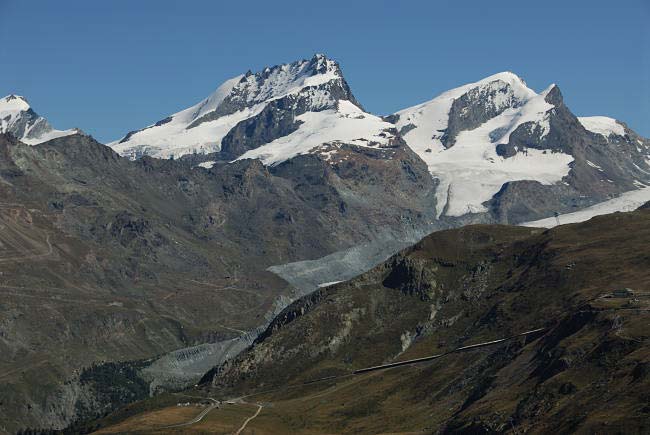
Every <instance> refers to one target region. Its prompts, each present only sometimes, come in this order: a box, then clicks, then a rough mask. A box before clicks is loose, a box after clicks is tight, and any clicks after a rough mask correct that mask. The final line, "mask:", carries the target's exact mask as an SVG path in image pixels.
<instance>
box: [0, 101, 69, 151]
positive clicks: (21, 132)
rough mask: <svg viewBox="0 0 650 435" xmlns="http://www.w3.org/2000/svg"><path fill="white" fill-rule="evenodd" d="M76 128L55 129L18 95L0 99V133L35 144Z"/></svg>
mask: <svg viewBox="0 0 650 435" xmlns="http://www.w3.org/2000/svg"><path fill="white" fill-rule="evenodd" d="M79 132H80V130H78V129H70V130H55V129H54V128H52V126H51V125H50V124H49V123H48V122H47V120H46V119H45V118H43V117H41V116H39V115H38V114H37V113H36V112H34V110H32V108H31V107H30V105H29V102H27V99H26V98H25V97H22V96H20V95H14V94H11V95H7V96H6V97H4V98H1V99H0V133H10V134H12V135H13V136H15V137H16V138H18V139H19V140H20V141H21V142H23V143H26V144H28V145H36V144H39V143H41V142H45V141H48V140H51V139H55V138H57V137H61V136H68V135H71V134H75V133H79Z"/></svg>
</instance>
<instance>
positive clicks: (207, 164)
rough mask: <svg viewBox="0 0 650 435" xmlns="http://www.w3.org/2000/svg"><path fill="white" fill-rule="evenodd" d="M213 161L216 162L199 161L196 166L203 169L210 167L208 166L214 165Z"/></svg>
mask: <svg viewBox="0 0 650 435" xmlns="http://www.w3.org/2000/svg"><path fill="white" fill-rule="evenodd" d="M215 163H217V162H215V161H214V160H210V161H207V162H202V163H199V164H198V165H196V166H199V167H201V168H205V169H210V168H212V167H213V166H214V164H215Z"/></svg>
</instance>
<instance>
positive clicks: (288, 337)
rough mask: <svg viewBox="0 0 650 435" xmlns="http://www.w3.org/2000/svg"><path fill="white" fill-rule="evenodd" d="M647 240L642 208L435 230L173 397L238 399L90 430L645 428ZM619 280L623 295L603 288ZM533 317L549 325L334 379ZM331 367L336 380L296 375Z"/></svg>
mask: <svg viewBox="0 0 650 435" xmlns="http://www.w3.org/2000/svg"><path fill="white" fill-rule="evenodd" d="M649 242H650V211H648V210H640V211H636V212H632V213H625V214H622V213H617V214H613V215H608V216H601V217H597V218H594V219H592V220H590V221H588V222H586V223H582V224H574V225H566V226H561V227H557V228H555V229H552V230H541V229H529V228H517V227H506V226H471V227H465V228H462V229H457V230H449V231H441V232H437V233H433V234H431V235H430V236H428V237H426V238H425V239H424V240H422V241H421V242H420V243H418V244H417V245H415V246H414V247H412V248H410V249H408V250H406V251H404V252H402V253H400V254H398V255H396V256H395V257H393V258H391V259H390V260H388V261H387V262H385V263H384V264H382V265H380V266H378V267H376V268H375V269H373V270H371V271H369V272H368V273H366V274H364V275H362V276H360V277H358V278H356V279H354V280H352V281H349V282H346V283H341V284H338V285H334V286H332V287H329V288H325V289H321V290H320V291H318V292H317V293H314V294H312V295H310V296H308V297H306V298H303V299H301V300H300V301H297V302H296V303H294V304H292V305H291V306H289V307H288V308H287V309H286V310H285V311H284V312H283V313H281V314H280V315H279V316H278V317H277V318H276V320H275V322H274V323H273V324H272V325H271V326H270V327H269V329H268V330H267V331H266V333H265V334H263V335H262V336H261V337H260V338H259V339H258V341H257V342H256V343H255V344H254V345H253V346H252V347H251V348H250V349H249V350H248V351H246V352H244V353H243V354H242V355H240V356H239V357H238V358H236V359H235V360H233V361H231V362H229V363H227V364H226V365H224V366H221V367H217V368H215V369H214V370H213V371H212V372H211V373H209V374H208V375H206V377H205V378H204V379H205V382H204V384H203V385H202V387H200V388H198V389H197V390H196V391H193V392H191V393H189V392H188V393H187V394H191V395H204V396H210V397H213V398H217V399H219V398H233V397H242V399H241V402H243V403H235V404H231V405H224V406H223V407H222V409H220V410H219V411H216V410H215V411H211V412H210V413H209V414H208V417H206V418H205V419H204V420H202V421H201V422H200V423H197V424H195V425H190V426H185V427H183V428H175V429H162V426H161V425H156V424H154V423H153V422H152V421H150V423H148V425H147V424H144V423H142V419H143V418H145V416H146V415H150V414H148V412H136V414H137V415H136V416H135V417H129V418H126V417H127V415H126V414H120V412H118V413H116V414H114V415H112V416H111V418H112V419H113V420H112V423H110V424H109V422H108V421H105V422H103V423H102V422H99V423H97V424H100V425H103V426H105V427H104V429H103V430H104V433H125V432H129V433H130V432H132V431H135V430H142V431H143V433H173V432H172V431H177V432H178V433H203V432H206V431H213V430H214V433H230V432H232V431H233V430H235V429H237V428H238V427H240V425H241V424H242V423H243V422H244V421H245V419H246V418H248V417H250V416H251V415H253V411H255V407H254V406H253V405H257V404H259V405H261V406H262V410H261V411H260V413H259V415H258V416H257V417H256V418H254V419H253V420H251V421H249V422H248V424H247V426H246V428H245V429H244V431H243V432H242V433H256V434H267V433H268V434H271V433H305V434H326V433H432V432H433V433H435V432H442V433H458V432H464V433H483V432H486V431H487V432H512V433H520V432H523V431H526V432H532V433H549V432H553V433H566V432H579V433H593V432H598V433H603V432H606V433H612V432H619V433H647V431H648V430H650V424H649V422H650V407H648V405H647V404H648V403H649V399H650V396H648V393H647V391H649V389H648V387H650V377H649V376H648V374H649V372H650V370H649V367H650V352H649V351H648V349H649V348H648V338H649V335H650V332H649V331H650V330H649V329H648V321H649V315H650V298H649V295H650V250H649V249H648V244H649ZM625 287H628V288H631V289H633V290H634V291H635V296H633V297H620V298H607V297H603V296H604V295H608V294H610V293H611V292H612V291H613V290H615V289H620V288H625ZM538 327H545V328H547V329H546V330H545V331H543V332H542V333H540V334H537V335H532V336H529V337H527V338H519V339H514V340H510V341H507V342H504V343H500V344H497V345H494V346H488V347H484V348H480V349H476V350H470V351H466V352H460V353H452V354H450V355H448V356H445V357H443V358H440V359H437V360H434V361H431V362H428V363H424V364H419V365H413V366H404V367H400V368H395V369H390V370H385V371H377V372H371V373H367V374H363V375H352V376H345V375H347V374H349V373H351V372H352V371H353V370H355V369H358V368H361V367H365V366H370V365H375V364H380V363H384V362H391V361H398V360H404V359H409V358H416V357H422V356H427V355H431V354H437V353H443V352H445V351H448V350H451V349H455V348H457V347H460V346H464V345H469V344H473V343H479V342H483V341H489V340H494V339H498V338H502V337H508V336H510V335H512V334H515V333H518V332H522V331H526V330H530V329H533V328H538ZM331 375H340V376H342V377H340V378H336V379H331V380H329V381H322V382H318V383H313V384H307V385H301V384H302V383H303V382H305V381H309V380H311V379H316V378H320V377H324V376H331ZM197 400H198V399H197ZM144 403H146V402H144ZM139 406H145V405H144V404H140V405H139ZM141 411H142V410H141ZM155 412H156V413H159V414H156V415H158V416H163V415H170V414H168V413H171V412H177V411H176V408H174V407H173V406H172V407H170V408H164V407H162V408H161V407H156V411H155ZM186 417H187V416H178V418H174V419H172V418H171V417H170V420H174V421H175V422H182V421H187V420H186ZM125 418H126V419H125ZM161 418H162V417H161ZM117 420H121V423H120V426H115V425H113V424H114V423H115V421H117Z"/></svg>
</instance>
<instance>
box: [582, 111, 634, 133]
mask: <svg viewBox="0 0 650 435" xmlns="http://www.w3.org/2000/svg"><path fill="white" fill-rule="evenodd" d="M578 121H580V124H582V126H583V127H584V128H586V129H587V130H589V131H591V132H593V133H598V134H600V135H602V136H605V137H606V138H608V137H609V136H611V135H616V136H625V128H624V127H623V126H622V125H621V124H619V123H618V121H616V120H615V119H614V118H609V117H607V116H582V117H579V118H578Z"/></svg>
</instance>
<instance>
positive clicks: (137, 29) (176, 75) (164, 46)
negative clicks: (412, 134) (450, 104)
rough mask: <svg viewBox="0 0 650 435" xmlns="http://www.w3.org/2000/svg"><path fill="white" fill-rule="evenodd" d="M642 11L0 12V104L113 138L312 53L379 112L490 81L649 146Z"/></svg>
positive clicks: (407, 4) (622, 5)
mask: <svg viewBox="0 0 650 435" xmlns="http://www.w3.org/2000/svg"><path fill="white" fill-rule="evenodd" d="M648 23H650V2H648V1H647V0H619V1H617V2H612V1H611V0H610V1H599V0H592V1H567V0H563V1H555V0H545V1H521V0H519V1H470V0H466V1H463V2H459V1H395V0H391V1H372V2H370V1H354V0H346V1H339V0H328V1H326V2H318V3H316V2H313V1H306V0H303V1H289V0H278V1H268V0H267V1H253V0H250V1H246V2H241V1H239V2H225V1H224V2H220V1H192V2H180V1H178V2H170V1H120V0H116V1H106V2H99V1H87V0H86V1H76V0H71V1H38V0H30V1H24V0H0V59H2V60H1V61H0V94H2V95H6V94H9V93H18V94H21V95H24V96H26V97H27V98H28V100H29V101H30V103H31V104H32V106H33V107H34V109H35V110H36V111H37V112H39V113H40V114H41V115H43V116H46V117H47V118H48V119H50V121H51V122H52V124H53V125H54V126H56V127H57V128H69V127H80V128H82V129H83V130H85V131H86V132H88V133H91V134H92V135H93V136H95V137H96V138H97V139H99V140H100V141H108V140H112V139H116V138H118V137H120V136H122V135H124V134H125V133H126V132H127V131H129V130H133V129H137V128H141V127H143V126H145V125H147V124H150V123H152V122H155V121H157V120H159V119H161V118H163V117H165V116H166V115H168V114H170V113H173V112H176V111H178V110H179V109H183V108H185V107H187V106H189V105H192V104H194V103H196V102H197V101H199V100H200V99H202V98H203V97H205V96H207V95H208V94H209V93H210V92H211V91H213V90H214V89H215V88H216V87H217V86H218V85H219V84H220V83H221V82H223V81H224V80H226V79H228V78H230V77H232V76H235V75H238V74H242V73H244V72H245V71H246V70H248V69H251V70H253V71H255V70H259V69H261V68H263V67H264V66H266V65H275V64H279V63H284V62H290V61H293V60H296V59H300V58H306V57H310V56H311V55H312V54H313V53H315V52H323V53H325V54H327V55H328V56H330V57H332V58H334V59H336V60H338V61H339V62H340V63H341V66H342V68H343V72H344V74H345V76H346V78H347V80H348V82H349V84H350V86H351V87H352V90H353V92H354V93H355V95H356V97H357V98H358V99H359V100H360V101H361V103H362V104H363V105H364V106H365V108H366V109H367V110H369V111H372V112H375V113H379V114H387V113H392V112H394V111H396V110H399V109H402V108H405V107H408V106H411V105H414V104H417V103H420V102H422V101H426V100H428V99H430V98H432V97H433V96H435V95H437V94H438V93H440V92H442V91H445V90H447V89H449V88H452V87H455V86H457V85H460V84H464V83H467V82H472V81H476V80H479V79H481V78H483V77H484V76H487V75H490V74H493V73H495V72H498V71H503V70H511V71H514V72H515V73H517V74H519V75H520V76H522V77H523V78H524V79H525V80H526V81H527V83H528V85H529V86H531V87H532V88H533V89H535V90H538V91H539V90H542V89H543V88H545V87H546V86H547V85H548V84H550V83H552V82H554V83H557V84H558V85H559V86H560V89H561V90H562V92H563V94H564V97H565V101H566V102H567V104H568V105H569V107H570V108H571V109H572V110H573V112H574V113H576V114H577V115H609V116H613V117H615V118H618V119H621V120H623V121H626V122H627V123H628V124H629V125H630V126H631V127H632V128H633V129H635V130H636V131H638V132H639V133H641V134H642V135H644V136H646V137H649V136H650V25H649V24H648Z"/></svg>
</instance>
